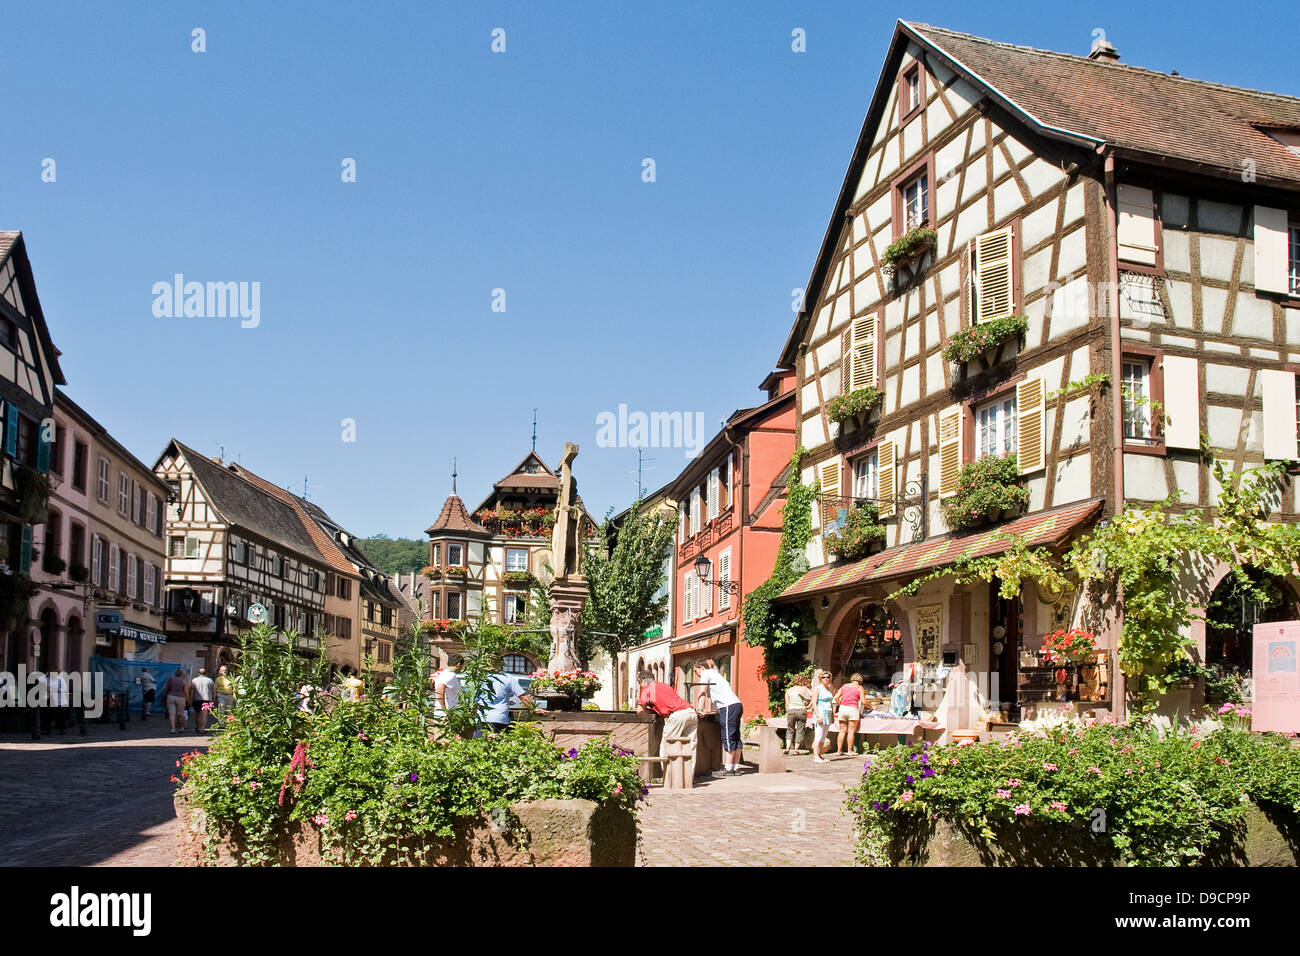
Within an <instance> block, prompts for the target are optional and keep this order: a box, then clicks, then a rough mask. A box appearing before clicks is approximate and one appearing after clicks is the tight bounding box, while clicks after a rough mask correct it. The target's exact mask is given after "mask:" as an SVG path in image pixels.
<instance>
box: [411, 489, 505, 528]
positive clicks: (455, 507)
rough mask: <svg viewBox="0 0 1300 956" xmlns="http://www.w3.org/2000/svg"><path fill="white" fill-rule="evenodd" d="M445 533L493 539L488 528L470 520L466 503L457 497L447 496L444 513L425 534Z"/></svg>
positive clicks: (441, 513) (442, 512) (443, 508)
mask: <svg viewBox="0 0 1300 956" xmlns="http://www.w3.org/2000/svg"><path fill="white" fill-rule="evenodd" d="M445 531H452V532H456V533H459V534H469V535H479V536H482V537H484V538H488V537H491V532H489V531H488V529H487V528H485V527H483V526H482V525H481V524H478V523H477V522H475V521H474V520H473V519H471V518H470V516H469V512H468V511H466V510H465V502H463V501H461V500H460V498H459V496H457V495H448V496H447V500H446V501H444V502H443V503H442V511H441V512H440V513H439V514H438V518H437V520H436V521H434V523H433V524H431V525H429V527H428V528H426V529H425V534H428V535H434V534H438V533H440V532H445Z"/></svg>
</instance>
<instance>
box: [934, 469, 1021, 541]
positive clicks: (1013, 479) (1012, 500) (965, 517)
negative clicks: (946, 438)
mask: <svg viewBox="0 0 1300 956" xmlns="http://www.w3.org/2000/svg"><path fill="white" fill-rule="evenodd" d="M1028 504H1029V489H1028V488H1026V487H1025V486H1024V485H1022V484H1021V483H1020V466H1019V464H1018V463H1017V462H1016V456H1015V455H1014V454H1011V455H1005V456H1000V455H985V456H983V457H982V458H977V459H975V460H974V461H972V462H971V463H970V464H968V465H965V466H963V467H962V469H961V471H959V472H958V473H957V491H956V493H955V494H953V495H952V496H951V497H949V498H945V499H943V500H942V501H941V502H940V503H939V507H940V509H941V510H942V511H943V520H944V523H945V524H947V525H948V528H949V529H950V530H952V531H968V530H970V529H971V528H979V527H982V526H983V525H986V524H988V523H989V522H991V521H993V520H995V519H996V518H997V516H998V515H999V514H1000V513H1001V512H1003V511H1021V510H1023V509H1024V508H1025V507H1027V506H1028Z"/></svg>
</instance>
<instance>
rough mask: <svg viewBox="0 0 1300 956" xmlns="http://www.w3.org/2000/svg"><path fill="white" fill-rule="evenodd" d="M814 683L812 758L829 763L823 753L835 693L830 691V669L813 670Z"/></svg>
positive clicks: (828, 731)
mask: <svg viewBox="0 0 1300 956" xmlns="http://www.w3.org/2000/svg"><path fill="white" fill-rule="evenodd" d="M813 682H814V684H815V685H816V687H815V689H814V692H813V693H814V694H815V696H814V698H813V760H814V761H815V762H817V763H830V761H829V760H827V759H826V758H825V757H824V756H823V753H824V752H825V750H826V744H827V735H828V734H829V733H830V729H831V720H832V719H833V717H832V708H833V706H834V700H835V695H834V694H833V693H831V675H830V671H824V670H821V669H818V670H815V671H813Z"/></svg>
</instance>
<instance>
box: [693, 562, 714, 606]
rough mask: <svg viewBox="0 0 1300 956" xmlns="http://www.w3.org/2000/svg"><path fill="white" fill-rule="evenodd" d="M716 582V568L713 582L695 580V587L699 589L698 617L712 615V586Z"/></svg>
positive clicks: (702, 579) (701, 579) (700, 579)
mask: <svg viewBox="0 0 1300 956" xmlns="http://www.w3.org/2000/svg"><path fill="white" fill-rule="evenodd" d="M717 582H718V571H717V568H714V570H713V580H711V581H710V580H708V579H705V578H696V579H695V586H696V587H698V588H699V589H700V594H699V597H698V599H697V600H698V601H699V608H700V617H707V616H708V615H710V614H712V613H713V586H714V585H715V584H717Z"/></svg>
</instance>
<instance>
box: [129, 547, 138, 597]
mask: <svg viewBox="0 0 1300 956" xmlns="http://www.w3.org/2000/svg"><path fill="white" fill-rule="evenodd" d="M137 578H138V573H137V571H136V557H135V555H134V554H128V555H127V556H126V593H127V596H128V597H131V598H136V597H138V595H137V594H136V583H137Z"/></svg>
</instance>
